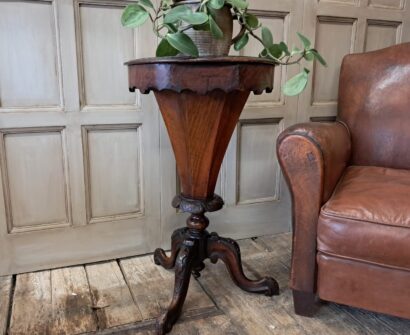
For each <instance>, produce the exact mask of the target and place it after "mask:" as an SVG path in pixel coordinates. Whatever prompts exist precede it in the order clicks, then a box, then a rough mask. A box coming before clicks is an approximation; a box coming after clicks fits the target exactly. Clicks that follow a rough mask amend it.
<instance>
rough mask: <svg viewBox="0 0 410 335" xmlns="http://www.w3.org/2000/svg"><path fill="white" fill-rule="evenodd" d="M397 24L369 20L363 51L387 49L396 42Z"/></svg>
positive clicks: (398, 25) (398, 24)
mask: <svg viewBox="0 0 410 335" xmlns="http://www.w3.org/2000/svg"><path fill="white" fill-rule="evenodd" d="M399 27H400V23H399V22H388V21H373V20H369V21H368V23H367V30H366V45H365V51H373V50H378V49H382V48H387V47H389V46H391V45H394V44H396V43H397V42H398V29H399Z"/></svg>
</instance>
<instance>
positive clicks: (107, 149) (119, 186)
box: [83, 125, 143, 222]
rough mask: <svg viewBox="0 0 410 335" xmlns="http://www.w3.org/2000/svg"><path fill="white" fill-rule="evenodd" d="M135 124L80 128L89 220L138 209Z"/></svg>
mask: <svg viewBox="0 0 410 335" xmlns="http://www.w3.org/2000/svg"><path fill="white" fill-rule="evenodd" d="M138 127H139V126H138V125H111V126H110V125H101V126H86V127H84V129H83V134H84V136H83V139H84V146H85V149H84V153H85V157H84V160H85V164H86V179H87V180H88V183H87V191H88V192H87V193H88V197H89V199H88V202H89V207H88V208H87V209H88V212H89V213H88V215H89V219H90V221H91V222H97V221H101V220H105V221H110V220H115V219H119V218H121V217H123V216H126V217H129V216H130V215H131V216H135V215H137V214H139V213H141V211H142V203H141V199H143V197H142V196H141V167H140V150H141V144H140V142H141V140H140V134H139V130H138ZM107 153H109V154H107Z"/></svg>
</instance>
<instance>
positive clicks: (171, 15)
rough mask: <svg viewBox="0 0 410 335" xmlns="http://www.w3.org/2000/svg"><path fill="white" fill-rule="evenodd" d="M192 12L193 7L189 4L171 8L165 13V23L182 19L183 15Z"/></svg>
mask: <svg viewBox="0 0 410 335" xmlns="http://www.w3.org/2000/svg"><path fill="white" fill-rule="evenodd" d="M187 14H192V9H191V8H189V7H188V6H187V5H178V6H175V7H173V8H171V9H170V10H169V12H167V13H166V14H165V17H164V23H175V22H177V21H180V20H182V18H181V17H182V16H184V15H187Z"/></svg>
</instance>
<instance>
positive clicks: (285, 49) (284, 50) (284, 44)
mask: <svg viewBox="0 0 410 335" xmlns="http://www.w3.org/2000/svg"><path fill="white" fill-rule="evenodd" d="M279 48H280V49H281V50H282V52H283V53H284V54H285V55H286V56H290V52H289V48H288V46H287V45H286V43H285V42H280V43H279Z"/></svg>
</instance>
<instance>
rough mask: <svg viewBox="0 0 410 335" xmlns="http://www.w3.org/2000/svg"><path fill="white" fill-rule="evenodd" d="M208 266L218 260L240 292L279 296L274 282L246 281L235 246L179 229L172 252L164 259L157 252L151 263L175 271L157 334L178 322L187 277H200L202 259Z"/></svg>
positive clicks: (164, 332)
mask: <svg viewBox="0 0 410 335" xmlns="http://www.w3.org/2000/svg"><path fill="white" fill-rule="evenodd" d="M208 258H209V259H210V261H211V262H212V263H214V264H215V263H216V262H217V261H218V260H219V259H220V260H222V261H223V262H224V263H225V265H226V267H227V269H228V271H229V274H230V276H231V278H232V280H233V282H234V283H235V284H236V285H237V286H239V287H240V288H241V289H242V290H244V291H247V292H251V293H260V294H265V295H267V296H273V295H278V294H279V285H278V283H277V282H276V280H275V279H273V278H270V277H266V278H263V279H260V280H250V279H248V278H247V277H246V276H245V274H244V272H243V268H242V261H241V252H240V249H239V245H238V244H237V243H236V242H235V241H234V240H232V239H230V238H223V237H219V236H218V235H217V234H216V233H211V234H210V233H208V232H207V231H206V230H202V231H200V230H197V229H190V228H182V229H178V230H176V231H175V232H174V233H173V235H172V250H171V255H170V256H169V257H168V256H166V254H165V251H164V250H162V249H157V250H156V251H155V254H154V261H155V264H157V265H162V266H163V267H164V268H166V269H172V268H174V269H175V287H174V294H173V297H172V301H171V304H170V306H169V308H168V310H167V311H166V313H165V314H163V315H162V316H161V317H160V318H159V319H158V320H157V334H166V333H168V332H170V331H171V330H172V327H173V325H174V324H175V322H176V321H177V320H178V318H179V316H180V314H181V311H182V306H183V304H184V302H185V298H186V295H187V292H188V287H189V282H190V279H191V273H192V274H193V275H194V276H195V277H199V276H200V272H201V271H202V270H203V269H204V267H205V264H204V260H205V259H208Z"/></svg>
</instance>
